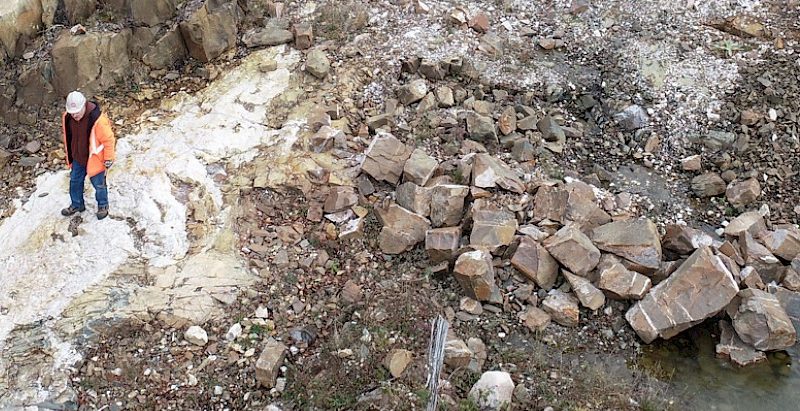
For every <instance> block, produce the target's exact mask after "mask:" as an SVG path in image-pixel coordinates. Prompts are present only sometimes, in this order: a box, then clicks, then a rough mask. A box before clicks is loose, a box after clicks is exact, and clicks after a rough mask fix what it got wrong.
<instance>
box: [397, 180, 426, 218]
mask: <svg viewBox="0 0 800 411" xmlns="http://www.w3.org/2000/svg"><path fill="white" fill-rule="evenodd" d="M432 191H433V190H432V189H430V188H427V187H420V186H418V185H416V184H414V183H412V182H407V183H403V184H400V185H399V186H397V191H396V193H395V194H396V197H397V204H399V205H400V206H402V207H403V208H406V209H408V210H411V211H413V212H415V213H417V214H419V215H421V216H423V217H428V216H429V215H430V213H431V194H432Z"/></svg>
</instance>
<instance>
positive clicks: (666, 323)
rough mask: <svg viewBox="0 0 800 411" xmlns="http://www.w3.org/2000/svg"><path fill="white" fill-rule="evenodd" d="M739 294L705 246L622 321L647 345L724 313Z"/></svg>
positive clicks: (730, 279) (731, 279) (735, 285)
mask: <svg viewBox="0 0 800 411" xmlns="http://www.w3.org/2000/svg"><path fill="white" fill-rule="evenodd" d="M738 292H739V287H738V286H737V284H736V282H735V281H734V279H733V276H732V274H731V273H730V271H729V270H728V268H727V267H725V265H724V264H723V263H722V261H721V260H720V259H719V257H717V256H715V255H714V254H713V252H712V251H711V249H710V248H708V247H704V248H700V249H698V250H697V251H695V252H694V253H693V254H692V255H691V256H690V257H689V258H688V259H687V260H686V261H685V262H684V263H683V264H682V265H681V266H680V268H678V270H676V271H675V272H674V273H673V274H672V275H671V276H669V278H667V279H666V280H664V281H662V282H661V283H659V284H658V285H657V286H655V287H653V289H652V290H650V293H648V294H647V295H646V296H645V297H644V299H642V300H641V301H639V302H637V303H636V304H635V305H634V306H633V307H631V309H629V310H628V312H627V313H626V314H625V318H626V319H627V320H628V323H630V325H631V327H633V329H634V330H635V331H636V333H637V334H638V335H639V337H640V338H641V339H642V340H644V341H645V342H646V343H650V342H652V341H653V340H655V339H656V338H658V337H661V338H665V339H668V338H671V337H673V336H675V335H677V334H678V333H680V332H681V331H684V330H686V329H688V328H690V327H692V326H693V325H695V324H697V323H699V322H701V321H703V320H705V319H706V318H708V317H711V316H713V315H715V314H716V313H718V312H719V311H721V310H723V309H724V308H725V307H726V306H727V305H728V303H730V301H731V300H732V299H733V298H734V297H735V296H736V293H738Z"/></svg>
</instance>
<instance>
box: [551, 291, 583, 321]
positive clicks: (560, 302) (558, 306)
mask: <svg viewBox="0 0 800 411" xmlns="http://www.w3.org/2000/svg"><path fill="white" fill-rule="evenodd" d="M542 309H544V311H545V312H546V313H547V314H549V315H550V318H552V319H553V321H555V322H557V323H559V324H561V325H563V326H564V327H575V326H577V325H578V321H579V320H580V309H579V308H578V300H576V299H575V297H572V296H571V295H569V294H565V293H563V292H561V291H559V290H550V292H549V293H548V295H547V297H545V299H544V301H542Z"/></svg>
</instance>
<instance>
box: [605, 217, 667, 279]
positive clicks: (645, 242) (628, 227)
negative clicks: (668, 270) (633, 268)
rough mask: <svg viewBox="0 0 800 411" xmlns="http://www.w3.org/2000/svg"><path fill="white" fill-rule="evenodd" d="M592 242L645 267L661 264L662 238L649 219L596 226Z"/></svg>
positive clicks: (650, 267) (653, 268) (656, 267)
mask: <svg viewBox="0 0 800 411" xmlns="http://www.w3.org/2000/svg"><path fill="white" fill-rule="evenodd" d="M592 242H594V244H595V245H596V246H597V248H599V249H601V250H603V251H608V252H610V253H614V254H616V255H618V256H620V257H622V258H625V259H627V260H629V261H632V262H634V263H636V264H639V265H641V266H643V267H646V268H649V269H652V270H657V269H658V268H659V267H660V266H661V240H660V238H659V235H658V229H657V228H656V225H655V224H653V222H652V221H650V220H648V219H638V220H627V221H615V222H613V223H609V224H605V225H602V226H600V227H597V228H595V229H594V230H593V231H592Z"/></svg>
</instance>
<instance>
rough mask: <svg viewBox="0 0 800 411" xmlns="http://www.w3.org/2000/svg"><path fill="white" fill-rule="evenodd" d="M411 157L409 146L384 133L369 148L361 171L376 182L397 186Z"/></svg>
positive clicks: (376, 137)
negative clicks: (380, 181)
mask: <svg viewBox="0 0 800 411" xmlns="http://www.w3.org/2000/svg"><path fill="white" fill-rule="evenodd" d="M409 157H411V149H410V148H409V147H408V146H406V145H405V144H403V142H401V141H400V140H398V139H397V138H396V137H395V136H393V135H391V134H388V133H382V134H379V135H377V136H375V138H374V139H373V140H372V143H370V145H369V147H368V148H367V151H366V153H365V157H364V163H363V164H362V165H361V169H362V170H363V171H364V172H365V173H367V174H369V175H370V176H372V178H374V179H376V180H382V181H386V182H388V183H391V184H397V182H398V181H400V176H402V175H403V167H404V166H405V164H406V160H408V158H409Z"/></svg>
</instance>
